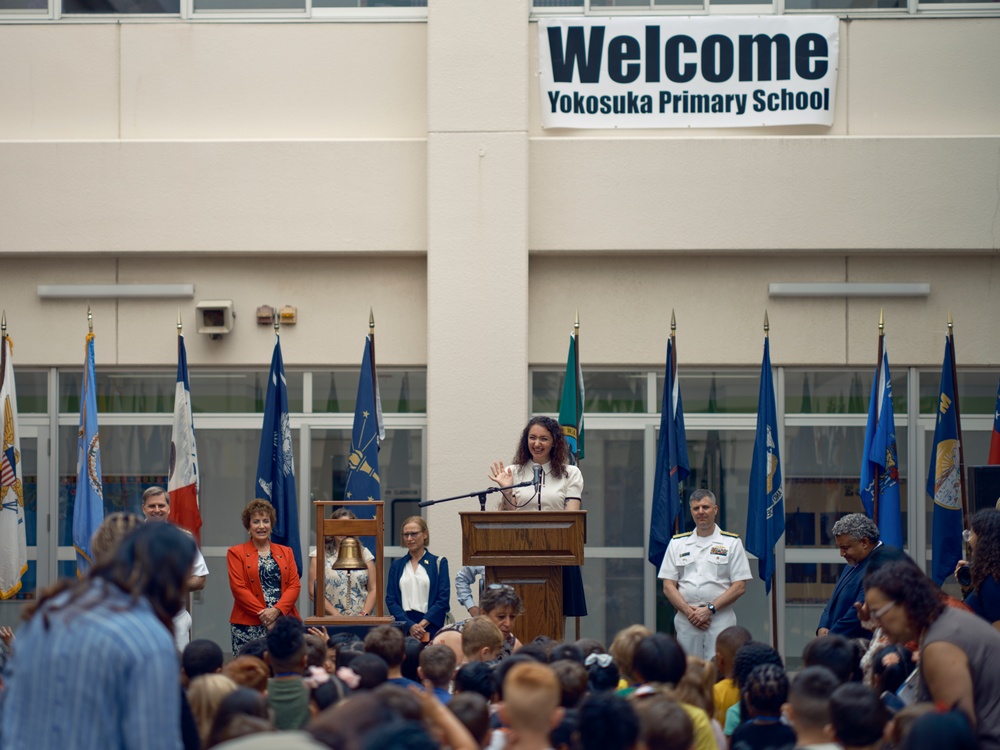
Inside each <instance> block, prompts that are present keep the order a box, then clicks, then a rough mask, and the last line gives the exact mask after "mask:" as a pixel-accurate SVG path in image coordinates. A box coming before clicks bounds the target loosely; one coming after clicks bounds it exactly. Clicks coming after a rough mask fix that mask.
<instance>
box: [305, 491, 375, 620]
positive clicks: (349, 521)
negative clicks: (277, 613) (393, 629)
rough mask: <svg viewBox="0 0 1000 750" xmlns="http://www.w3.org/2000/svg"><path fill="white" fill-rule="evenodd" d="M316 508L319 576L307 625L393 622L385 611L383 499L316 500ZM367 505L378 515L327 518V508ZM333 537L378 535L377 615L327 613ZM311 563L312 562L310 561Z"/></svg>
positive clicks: (366, 506)
mask: <svg viewBox="0 0 1000 750" xmlns="http://www.w3.org/2000/svg"><path fill="white" fill-rule="evenodd" d="M313 505H314V506H315V508H316V564H317V565H318V566H319V573H320V574H319V575H317V576H316V583H317V588H318V589H319V590H318V591H316V592H314V593H315V602H314V604H315V606H314V608H313V615H312V616H311V617H307V618H306V619H305V624H306V625H307V626H308V627H324V626H329V627H334V628H336V627H368V628H373V627H375V626H376V625H391V624H392V623H393V617H392V616H391V615H387V614H385V596H384V595H383V591H382V581H383V580H384V579H383V571H384V560H385V556H384V554H383V547H384V545H385V542H384V530H385V523H384V519H383V509H382V501H380V500H360V501H359V500H354V501H351V500H317V501H315V502H314V503H313ZM353 506H364V507H365V508H372V507H374V508H375V518H327V517H326V509H327V508H328V507H329V508H340V507H349V508H350V507H353ZM331 536H354V537H362V536H371V537H375V550H374V553H375V614H374V615H369V616H367V617H366V616H364V615H338V616H332V615H327V614H326V613H325V607H324V599H325V595H324V589H325V588H326V587H325V586H324V583H325V577H326V539H327V537H331ZM310 562H311V561H310Z"/></svg>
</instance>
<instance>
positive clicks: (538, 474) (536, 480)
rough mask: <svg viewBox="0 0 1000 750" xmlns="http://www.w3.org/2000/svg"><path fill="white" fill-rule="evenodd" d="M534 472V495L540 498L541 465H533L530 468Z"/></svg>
mask: <svg viewBox="0 0 1000 750" xmlns="http://www.w3.org/2000/svg"><path fill="white" fill-rule="evenodd" d="M532 468H533V469H534V471H535V478H534V479H533V480H532V481H533V482H534V484H535V494H536V495H538V496H539V497H541V494H542V466H541V464H534V466H533V467H532Z"/></svg>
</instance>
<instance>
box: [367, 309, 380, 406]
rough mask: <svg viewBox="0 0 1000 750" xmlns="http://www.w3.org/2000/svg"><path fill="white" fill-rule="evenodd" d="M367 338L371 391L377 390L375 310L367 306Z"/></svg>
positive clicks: (375, 391)
mask: <svg viewBox="0 0 1000 750" xmlns="http://www.w3.org/2000/svg"><path fill="white" fill-rule="evenodd" d="M368 340H369V341H371V342H372V393H377V392H378V375H376V372H377V370H376V369H375V310H374V309H372V308H371V307H369V308H368Z"/></svg>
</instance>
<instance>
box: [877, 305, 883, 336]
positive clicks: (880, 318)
mask: <svg viewBox="0 0 1000 750" xmlns="http://www.w3.org/2000/svg"><path fill="white" fill-rule="evenodd" d="M878 335H879V336H884V335H885V315H884V314H883V310H882V308H881V307H880V308H879V309H878Z"/></svg>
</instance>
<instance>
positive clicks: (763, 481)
mask: <svg viewBox="0 0 1000 750" xmlns="http://www.w3.org/2000/svg"><path fill="white" fill-rule="evenodd" d="M784 533H785V489H784V485H783V484H782V481H781V459H780V458H779V453H778V414H777V409H776V407H775V402H774V381H773V380H772V376H771V347H770V342H769V340H768V339H767V338H765V339H764V360H763V362H762V363H761V366H760V395H759V396H758V397H757V436H756V438H755V439H754V443H753V459H752V460H751V463H750V498H749V501H748V504H747V552H749V553H750V554H752V555H754V556H755V557H756V558H757V570H758V573H759V575H760V579H761V580H762V581H763V582H764V591H765V593H767V594H770V593H771V583H772V581H773V579H774V573H775V567H776V566H775V559H774V546H775V545H776V544H777V543H778V540H779V539H781V535H782V534H784Z"/></svg>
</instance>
